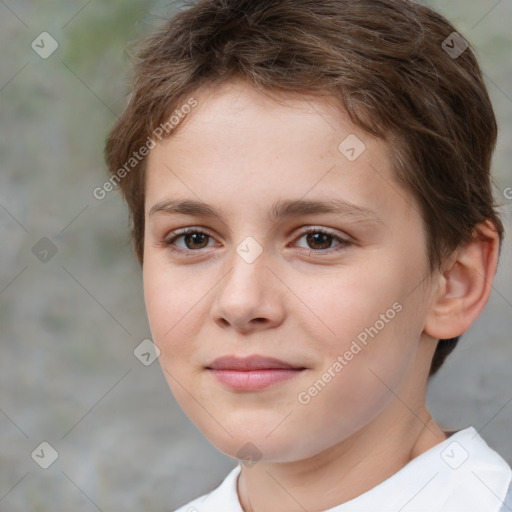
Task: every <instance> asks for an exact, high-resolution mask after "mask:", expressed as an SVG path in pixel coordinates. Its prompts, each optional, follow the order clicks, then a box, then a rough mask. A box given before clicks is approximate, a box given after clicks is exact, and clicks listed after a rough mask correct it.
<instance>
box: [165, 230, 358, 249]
mask: <svg viewBox="0 0 512 512" xmlns="http://www.w3.org/2000/svg"><path fill="white" fill-rule="evenodd" d="M302 239H305V243H306V246H304V245H300V244H298V243H297V242H295V244H296V246H297V247H302V248H304V249H309V253H310V254H313V255H321V254H331V253H333V252H336V251H340V250H342V249H344V248H346V247H347V246H349V245H352V242H351V241H350V240H347V239H345V238H342V237H340V236H338V235H335V234H334V233H331V232H330V231H327V230H326V229H325V228H319V227H314V226H311V227H309V228H308V229H307V230H306V231H304V232H303V233H302V235H301V236H300V237H299V238H298V239H296V240H297V241H300V240H302ZM210 241H213V237H212V235H210V234H209V233H208V232H207V231H204V230H203V229H201V228H195V227H188V228H183V229H180V230H178V231H174V232H172V233H171V234H170V236H168V237H167V238H166V239H165V240H163V241H162V242H160V245H162V246H164V247H166V248H168V249H169V250H171V251H172V252H176V253H179V254H183V255H185V256H194V255H195V254H194V253H198V252H200V250H201V249H206V248H208V247H212V246H213V245H209V242H210ZM333 242H337V243H336V244H335V245H334V246H332V244H333ZM328 249H331V250H328Z"/></svg>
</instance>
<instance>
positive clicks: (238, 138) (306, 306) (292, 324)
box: [143, 81, 497, 512]
mask: <svg viewBox="0 0 512 512" xmlns="http://www.w3.org/2000/svg"><path fill="white" fill-rule="evenodd" d="M194 97H195V98H196V99H197V100H198V106H197V107H196V108H195V109H194V110H193V111H192V112H191V114H189V115H188V117H187V118H186V119H185V121H183V123H182V125H181V126H180V127H179V129H178V130H177V132H175V133H174V134H173V135H172V136H171V137H170V138H168V139H166V140H164V141H162V142H161V143H160V144H158V145H157V147H156V148H155V149H153V150H152V151H151V153H150V155H149V157H148V161H147V177H146V180H147V181H146V201H145V215H146V228H145V245H144V266H143V278H144V295H145V301H146V308H147V313H148V319H149V324H150V328H151V332H152V335H153V339H154V342H155V344H156V345H157V346H158V347H159V348H160V351H161V355H160V363H161V365H162V368H163V370H164V374H165V376H166V378H167V381H168V383H169V386H170V388H171V390H172V392H173V394H174V396H175V397H176V399H177V401H178V402H179V404H180V406H181V407H182V408H183V410H184V412H185V413H186V414H187V415H188V416H189V417H190V419H191V420H192V421H193V422H194V423H195V424H196V425H197V426H198V428H199V429H200V430H201V431H202V432H203V433H204V435H205V436H206V437H207V438H208V439H209V440H210V441H211V442H212V444H213V445H215V446H216V447H217V448H218V449H220V450H221V451H223V452H224V453H226V454H227V455H229V456H231V457H234V458H242V457H240V456H239V455H238V454H239V450H240V449H241V448H242V447H244V446H245V445H246V443H248V442H250V443H252V445H254V446H255V447H256V449H257V451H254V453H253V458H255V459H257V460H255V461H254V462H255V463H250V464H243V465H242V472H241V475H240V477H239V480H238V494H239V498H240V502H241V504H242V507H243V509H244V510H245V511H250V510H252V511H255V512H260V511H266V512H272V511H277V510H279V511H280V512H283V511H296V510H303V508H305V509H306V510H309V511H318V510H325V509H328V508H331V507H333V506H335V505H338V504H340V503H344V502H346V501H348V500H350V499H353V498H355V497H356V496H359V495H360V494H362V493H364V492H365V491H367V490H369V489H371V488H372V487H374V486H375V485H377V484H379V483H380V482H382V481H383V480H385V479H386V478H388V477H389V476H391V475H392V474H394V473H395V472H396V471H398V470H399V469H400V468H402V467H403V466H404V465H405V464H407V463H408V462H409V461H410V460H412V459H413V458H415V457H417V456H418V455H420V454H421V453H423V452H425V451H426V450H428V449H429V448H431V447H433V446H434V445H436V444H437V443H440V442H442V441H444V440H445V439H446V435H445V433H444V432H443V431H442V429H441V428H440V427H439V426H438V425H437V424H436V422H435V421H434V420H433V419H432V417H431V416H430V413H429V411H428V409H427V407H426V404H425V394H426V385H427V380H428V371H429V367H430V363H431V360H432V356H433V354H434V350H435V348H436V344H437V338H436V336H444V337H450V336H449V334H450V333H452V335H453V336H455V335H456V334H453V333H454V332H456V331H457V332H458V331H460V333H462V332H464V331H461V329H463V328H467V326H466V324H467V323H468V322H471V321H472V319H473V318H474V317H476V316H477V315H478V313H479V312H480V311H481V309H482V308H483V306H484V305H485V302H486V300H487V297H488V293H489V291H490V290H489V288H490V284H489V282H490V281H492V275H493V273H494V272H495V264H496V259H497V256H496V251H497V242H496V237H494V242H492V243H491V245H488V246H485V247H484V245H482V244H483V242H482V244H480V245H476V246H474V245H469V246H468V247H467V248H466V249H467V250H466V249H465V250H461V252H460V253H457V254H455V255H454V257H453V258H451V259H450V260H448V261H447V267H446V268H445V269H440V270H439V271H436V272H433V273H430V270H429V266H428V261H427V251H426V246H425V239H424V234H423V224H422V218H421V215H420V213H419V208H418V206H417V205H416V203H415V201H414V200H413V198H412V197H411V195H410V194H409V193H408V192H406V191H405V190H403V189H402V188H401V187H400V186H399V185H398V183H397V182H396V181H395V179H394V177H393V172H392V168H391V151H392V150H391V148H390V147H389V146H388V145H387V143H385V142H384V141H382V140H379V139H376V138H373V137H371V136H370V135H368V134H367V133H365V132H363V131H361V130H360V129H359V128H357V127H355V126H354V125H353V124H352V123H351V122H350V121H349V119H348V116H347V115H346V114H344V113H343V112H342V111H340V109H337V108H336V103H335V100H334V99H328V98H323V99H320V98H315V97H312V96H306V95H290V94H287V95H286V96H283V97H282V100H281V101H279V102H276V101H274V100H272V99H270V98H268V97H266V96H264V95H262V94H261V93H259V92H257V91H256V90H255V89H253V88H252V87H251V86H250V85H247V84H245V83H244V82H238V81H231V82H228V83H225V84H224V85H222V86H220V87H216V88H213V89H205V90H202V91H198V93H197V94H195V95H194ZM349 134H355V135H356V136H357V137H358V138H359V139H360V140H361V141H363V142H364V144H365V146H366V149H365V150H364V152H363V153H362V154H361V155H360V156H359V157H358V158H357V159H356V160H355V161H349V160H348V159H347V158H346V157H345V156H344V155H343V154H342V153H341V152H340V151H339V149H338V146H339V144H340V142H342V141H343V140H344V139H345V138H346V137H347V136H348V135H349ZM327 198H331V199H332V198H335V199H342V200H344V201H348V202H350V203H353V204H355V205H358V206H360V207H364V208H367V209H371V210H373V211H374V212H375V215H374V216H368V217H365V216H362V215H360V214H358V213H355V212H354V211H349V212H347V213H345V214H344V215H335V214H332V213H328V214H305V215H300V216H297V215H293V216H289V217H284V218H282V219H280V220H278V221H277V222H274V223H269V222H268V220H267V217H266V216H267V213H268V210H269V209H270V207H271V205H272V204H273V203H274V202H275V201H277V200H279V199H303V200H313V199H324V200H325V199H327ZM169 199H173V200H175V199H183V200H184V199H189V200H196V201H198V200H200V201H203V202H205V203H208V204H210V205H211V206H213V207H214V208H215V209H216V210H218V211H222V212H223V215H224V216H223V217H222V218H217V217H214V218H210V217H204V216H197V215H185V214H170V213H166V212H164V211H158V212H155V213H153V214H151V215H150V214H149V212H150V210H151V208H152V207H153V206H154V205H156V204H158V203H160V202H162V201H165V200H169ZM308 226H312V227H315V228H318V229H320V230H321V231H325V230H327V231H328V233H330V234H332V235H334V237H333V238H329V237H328V236H327V238H326V239H324V240H322V239H318V238H317V240H320V241H316V243H315V239H314V238H313V239H311V237H309V238H308V236H306V234H305V233H304V229H305V228H306V227H308ZM185 227H194V228H202V229H203V230H204V231H207V234H208V235H210V236H207V237H205V238H203V239H201V238H200V237H199V238H196V239H195V241H194V240H191V239H190V238H189V239H187V238H186V237H183V236H181V237H180V238H177V239H176V240H175V241H174V244H175V246H176V247H178V248H181V250H182V253H180V254H178V253H175V252H172V251H171V250H170V248H169V247H166V246H165V245H164V244H163V241H164V240H166V239H170V238H171V235H173V232H174V231H176V230H178V229H180V228H185ZM491 234H492V233H491ZM196 236H197V235H196ZM248 236H251V237H253V238H254V239H255V240H256V241H257V242H258V244H259V245H260V247H261V249H262V252H261V254H260V255H259V256H258V257H257V258H256V260H255V261H254V262H252V263H248V262H247V261H245V260H244V259H243V258H242V257H240V256H239V255H238V254H237V252H236V249H237V247H238V246H239V244H240V243H241V242H242V241H243V240H244V239H245V238H246V237H248ZM317 237H318V235H317ZM336 237H339V238H340V239H343V240H347V241H349V242H350V243H348V244H344V245H342V246H341V247H342V249H341V250H339V251H335V249H337V248H338V247H339V246H338V244H339V243H340V242H339V239H337V238H336ZM325 240H326V241H325ZM187 244H188V245H187ZM322 244H324V245H322ZM187 251H188V252H187ZM185 253H186V254H188V256H187V255H186V254H185ZM313 253H315V254H313ZM464 258H466V259H464ZM468 265H473V266H474V267H475V268H478V269H479V271H480V273H481V275H482V276H483V277H482V279H478V278H477V277H476V275H477V274H476V273H475V272H473V273H470V272H468V271H466V270H467V268H469V267H468ZM478 265H480V266H478ZM450 272H452V273H450ZM452 276H453V278H452ZM470 276H471V277H470ZM486 277H487V279H485V278H486ZM462 299H464V300H466V303H464V305H462V302H461V300H462ZM457 301H458V302H457ZM396 303H398V304H400V305H401V306H402V309H401V311H400V312H399V313H397V314H396V315H395V316H394V318H393V319H392V320H390V321H389V322H387V323H386V324H385V327H384V328H382V329H381V330H380V331H379V332H378V334H377V335H376V336H375V337H374V338H370V340H369V342H368V344H367V345H366V346H364V347H363V348H362V350H361V351H360V352H358V353H357V355H355V356H354V357H353V359H352V360H351V361H349V362H348V364H347V365H346V366H345V367H344V368H343V370H342V371H341V372H339V373H337V374H336V376H335V377H334V378H332V379H331V381H330V382H329V383H328V384H327V385H326V386H325V387H324V388H323V389H322V390H321V391H320V392H319V393H318V394H317V395H316V396H314V397H312V398H311V400H310V401H309V403H307V404H302V403H300V402H299V400H298V395H299V393H301V392H303V391H305V390H306V391H307V390H308V389H309V388H310V387H311V386H312V384H313V383H314V382H315V381H317V380H318V379H319V378H321V376H322V374H323V373H324V372H325V371H327V369H328V368H329V367H332V365H333V363H334V362H335V361H336V360H337V357H338V356H339V355H342V354H344V353H345V352H346V351H347V350H348V349H349V348H350V346H351V343H352V341H353V340H355V339H356V338H357V336H358V334H359V333H361V332H362V331H364V329H365V328H368V327H370V326H374V325H375V323H376V321H377V320H379V318H381V317H380V315H381V314H385V313H386V311H387V310H389V309H390V308H392V305H393V304H396ZM457 315H458V316H457ZM455 317H456V318H455ZM454 318H455V321H454ZM457 319H458V320H457ZM457 321H458V323H457ZM460 333H459V334H460ZM251 354H259V355H265V356H270V357H275V358H278V359H281V360H284V361H286V362H289V363H293V364H295V365H300V366H302V367H305V368H306V369H305V370H303V371H302V372H300V373H298V374H296V375H295V376H294V377H293V378H292V379H289V380H287V381H285V382H282V383H279V384H277V385H274V386H271V387H269V388H266V389H263V390H260V391H252V392H248V391H233V390H232V389H229V388H227V387H226V386H224V385H223V384H221V383H220V382H218V381H217V380H216V379H215V378H214V376H213V375H212V374H211V372H209V371H208V370H206V369H205V366H206V365H208V363H211V362H212V361H213V360H214V359H215V358H217V357H220V356H225V355H236V356H240V357H242V356H247V355H251ZM252 445H251V446H252ZM253 449H254V448H253ZM244 457H245V456H244Z"/></svg>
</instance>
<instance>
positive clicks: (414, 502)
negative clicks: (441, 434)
mask: <svg viewBox="0 0 512 512" xmlns="http://www.w3.org/2000/svg"><path fill="white" fill-rule="evenodd" d="M240 470H241V465H240V463H239V465H238V466H236V467H235V468H234V469H233V470H232V471H231V472H230V473H229V474H228V475H227V476H226V478H225V479H224V481H223V482H222V483H221V484H220V485H219V486H218V487H217V488H216V489H214V490H213V491H211V492H210V493H207V494H204V495H202V496H200V497H199V498H196V499H195V500H192V501H191V502H189V503H187V504H186V505H184V506H183V507H181V508H179V509H178V510H176V511H175V512H244V510H243V509H242V507H241V505H240V501H239V499H238V492H237V481H238V475H239V474H240ZM511 480H512V470H511V468H510V466H509V465H508V464H507V462H505V460H504V459H503V458H502V457H501V456H500V455H499V454H498V453H496V452H495V451H494V450H493V449H491V448H490V447H489V446H488V445H487V443H486V442H485V441H484V440H483V439H482V438H481V437H480V435H479V434H478V432H477V431H476V430H475V429H474V428H473V427H469V428H466V429H464V430H460V431H459V432H456V433H455V434H453V435H451V436H450V437H449V438H448V439H446V440H445V441H443V442H442V443H439V444H438V445H436V446H434V447H432V448H431V449H430V450H427V451H426V452H424V453H422V454H421V455H419V456H418V457H416V458H415V459H413V460H411V461H410V462H409V463H408V464H406V465H405V466H404V467H403V468H402V469H400V470H399V471H398V472H396V473H395V474H394V475H392V476H391V477H389V478H388V479H386V480H384V482H382V483H380V484H378V485H377V486H375V487H373V488H372V489H370V490H369V491H367V492H365V493H363V494H361V495H360V496H358V497H357V498H354V499H352V500H350V501H347V502H345V503H343V504H341V505H338V506H335V507H334V508H330V509H329V510H325V511H324V512H376V511H378V512H398V511H400V512H413V511H414V512H462V511H464V512H501V511H509V510H511V511H512V493H510V492H509V495H508V498H507V501H505V499H506V496H507V491H509V490H510V489H509V487H510V486H511ZM511 489H512V487H511ZM509 500H510V501H509Z"/></svg>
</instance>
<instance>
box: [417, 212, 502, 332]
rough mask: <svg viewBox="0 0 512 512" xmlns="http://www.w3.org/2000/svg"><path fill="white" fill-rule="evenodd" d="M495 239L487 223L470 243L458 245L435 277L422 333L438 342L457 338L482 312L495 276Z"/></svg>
mask: <svg viewBox="0 0 512 512" xmlns="http://www.w3.org/2000/svg"><path fill="white" fill-rule="evenodd" d="M498 254H499V236H498V233H497V231H496V229H495V227H494V225H493V224H492V223H491V222H490V221H486V222H483V223H481V224H479V225H478V226H477V227H476V229H475V231H474V236H473V239H472V240H471V241H469V242H466V243H463V244H461V245H460V246H459V247H458V248H457V249H456V250H455V251H454V253H453V254H452V256H451V257H450V258H449V259H448V260H447V262H446V263H447V266H446V267H445V269H444V270H443V271H442V272H441V273H440V275H439V288H438V290H437V293H436V295H435V297H434V298H433V302H432V304H431V306H430V312H429V314H428V316H427V319H426V322H425V329H424V330H425V332H426V333H427V334H429V335H430V336H432V337H434V338H438V339H450V338H455V337H456V336H460V335H461V334H463V333H464V332H466V331H467V330H468V329H469V328H470V326H471V325H472V324H473V322H474V321H475V319H476V318H477V317H478V315H479V314H480V313H481V312H482V310H483V309H484V307H485V305H486V304H487V301H488V299H489V295H490V294H491V289H492V281H493V279H494V275H495V274H496V269H497V266H498Z"/></svg>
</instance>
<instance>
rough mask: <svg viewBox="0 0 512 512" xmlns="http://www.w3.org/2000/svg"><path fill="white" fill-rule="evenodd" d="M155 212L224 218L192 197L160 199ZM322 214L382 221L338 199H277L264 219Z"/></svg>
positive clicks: (366, 210) (366, 209)
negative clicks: (187, 198)
mask: <svg viewBox="0 0 512 512" xmlns="http://www.w3.org/2000/svg"><path fill="white" fill-rule="evenodd" d="M156 213H165V214H168V215H172V214H182V215H194V216H197V217H208V218H215V217H217V218H219V219H220V220H221V221H225V215H224V214H223V213H222V211H217V210H216V209H215V208H214V207H213V206H211V205H209V204H207V203H204V202H202V201H195V200H165V201H161V202H159V203H157V204H155V205H154V206H152V207H151V209H150V210H149V216H151V215H154V214H156ZM322 213H324V214H334V215H337V216H340V217H347V216H352V217H355V218H356V220H368V221H373V222H377V223H381V224H383V222H382V220H381V219H380V218H379V216H378V215H377V213H376V212H374V211H373V210H371V209H369V208H366V207H364V206H358V205H356V204H353V203H350V202H348V201H344V200H342V199H328V200H304V199H280V200H278V201H276V202H275V203H274V204H273V205H272V206H271V208H270V210H269V211H268V214H267V222H268V223H269V224H272V223H275V222H277V221H279V220H281V219H283V218H285V217H289V216H294V215H295V216H300V215H318V214H322Z"/></svg>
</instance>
